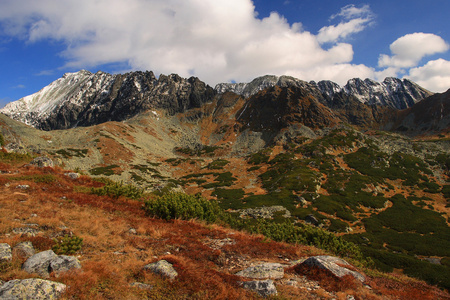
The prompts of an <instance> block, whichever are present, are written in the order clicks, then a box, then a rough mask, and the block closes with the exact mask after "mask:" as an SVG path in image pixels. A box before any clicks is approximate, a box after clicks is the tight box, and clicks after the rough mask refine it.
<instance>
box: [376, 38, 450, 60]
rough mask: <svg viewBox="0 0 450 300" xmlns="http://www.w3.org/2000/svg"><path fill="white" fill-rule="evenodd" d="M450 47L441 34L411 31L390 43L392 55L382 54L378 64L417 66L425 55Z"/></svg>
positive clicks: (443, 50) (440, 51)
mask: <svg viewBox="0 0 450 300" xmlns="http://www.w3.org/2000/svg"><path fill="white" fill-rule="evenodd" d="M448 49H449V45H448V44H447V43H446V42H445V41H444V40H443V39H442V38H441V37H440V36H437V35H435V34H431V33H423V32H416V33H411V34H407V35H405V36H402V37H400V38H398V39H397V40H396V41H395V42H393V43H392V44H391V45H390V50H391V52H392V55H391V56H389V55H386V54H382V55H380V57H379V60H378V66H379V67H394V68H410V67H415V66H417V64H418V63H419V62H420V60H421V59H422V58H424V57H425V56H427V55H432V54H436V53H442V52H446V51H447V50H448Z"/></svg>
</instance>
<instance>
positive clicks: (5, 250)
mask: <svg viewBox="0 0 450 300" xmlns="http://www.w3.org/2000/svg"><path fill="white" fill-rule="evenodd" d="M11 260H12V252H11V246H10V245H8V244H7V243H1V244H0V261H11Z"/></svg>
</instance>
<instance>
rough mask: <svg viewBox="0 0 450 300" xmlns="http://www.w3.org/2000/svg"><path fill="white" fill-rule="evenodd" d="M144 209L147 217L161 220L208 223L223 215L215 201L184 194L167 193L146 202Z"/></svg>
mask: <svg viewBox="0 0 450 300" xmlns="http://www.w3.org/2000/svg"><path fill="white" fill-rule="evenodd" d="M144 208H145V210H146V212H147V213H148V214H149V215H151V216H153V217H158V218H161V219H166V220H171V219H183V220H191V219H199V220H204V221H206V222H208V223H213V222H216V221H218V220H220V218H221V216H222V213H223V211H222V209H221V208H220V207H219V204H218V203H217V202H216V201H213V200H211V201H208V200H206V199H205V198H203V197H201V196H192V195H187V194H184V193H168V194H165V195H163V196H160V197H158V198H156V199H155V200H147V201H145V206H144Z"/></svg>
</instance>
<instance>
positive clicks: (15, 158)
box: [0, 151, 33, 163]
mask: <svg viewBox="0 0 450 300" xmlns="http://www.w3.org/2000/svg"><path fill="white" fill-rule="evenodd" d="M32 159H33V157H32V156H31V155H30V154H28V153H26V154H22V153H14V152H11V153H8V152H3V151H0V161H1V162H4V163H25V162H30V161H31V160H32Z"/></svg>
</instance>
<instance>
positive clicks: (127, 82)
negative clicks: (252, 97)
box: [0, 70, 215, 130]
mask: <svg viewBox="0 0 450 300" xmlns="http://www.w3.org/2000/svg"><path fill="white" fill-rule="evenodd" d="M214 95H215V92H214V90H213V89H212V88H211V87H209V86H207V85H206V84H205V83H203V82H201V81H200V80H199V79H198V78H195V77H191V78H189V79H185V78H181V77H180V76H178V75H174V74H172V75H169V76H165V75H161V76H160V77H159V79H156V77H155V76H154V74H153V73H152V72H132V73H127V74H123V75H122V74H118V75H111V74H107V73H103V72H97V73H95V74H92V73H90V72H88V71H84V70H82V71H79V72H77V73H68V74H65V75H64V76H63V77H62V78H60V79H58V80H56V81H54V82H53V83H51V84H50V85H48V86H47V87H45V88H43V89H42V90H40V91H39V92H37V93H35V94H33V95H30V96H27V97H25V98H22V99H20V100H18V101H15V102H12V103H9V104H8V105H7V106H5V108H3V109H2V110H0V112H2V113H4V114H6V115H8V116H10V117H11V118H13V119H16V120H18V121H21V122H24V123H26V124H29V125H31V126H33V127H36V128H40V129H44V130H52V129H66V128H71V127H76V126H89V125H94V124H99V123H103V122H106V121H122V120H125V119H128V118H130V117H132V116H134V115H136V114H138V113H139V112H142V111H145V110H148V109H151V108H154V109H158V108H163V109H166V110H167V111H168V113H169V114H174V113H177V112H183V111H185V110H187V109H189V108H192V107H199V106H201V105H202V104H203V103H205V102H206V101H208V100H210V99H211V98H212V97H213V96H214Z"/></svg>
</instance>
